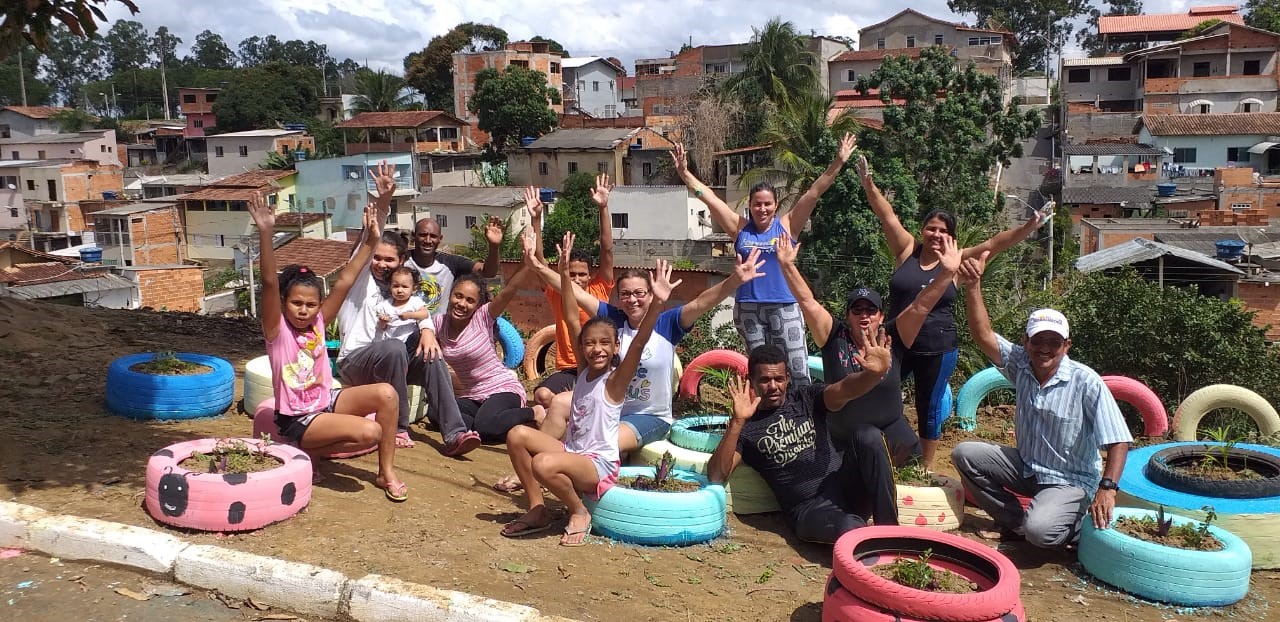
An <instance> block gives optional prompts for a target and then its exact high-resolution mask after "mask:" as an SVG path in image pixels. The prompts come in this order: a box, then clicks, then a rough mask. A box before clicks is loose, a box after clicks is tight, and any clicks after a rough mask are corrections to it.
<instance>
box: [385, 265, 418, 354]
mask: <svg viewBox="0 0 1280 622" xmlns="http://www.w3.org/2000/svg"><path fill="white" fill-rule="evenodd" d="M390 290H391V291H390V295H389V296H388V297H387V299H386V300H383V301H382V302H380V303H378V305H377V306H376V307H374V308H373V314H374V315H375V316H377V318H378V329H377V331H375V333H374V337H373V338H374V339H398V340H400V341H404V342H406V343H407V342H408V341H409V338H410V337H412V336H414V335H416V334H418V320H425V319H427V317H429V316H430V315H431V311H430V310H428V309H427V303H425V302H423V301H422V299H421V298H419V297H417V296H414V295H413V294H414V293H415V292H417V291H418V271H417V270H414V269H413V268H409V267H407V266H400V267H399V268H396V269H395V270H393V271H392V272H391V287H390Z"/></svg>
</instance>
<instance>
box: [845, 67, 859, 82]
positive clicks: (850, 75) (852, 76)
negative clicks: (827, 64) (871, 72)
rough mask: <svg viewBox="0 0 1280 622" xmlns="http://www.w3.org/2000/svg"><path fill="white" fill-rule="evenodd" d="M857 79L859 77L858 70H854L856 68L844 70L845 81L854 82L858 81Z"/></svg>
mask: <svg viewBox="0 0 1280 622" xmlns="http://www.w3.org/2000/svg"><path fill="white" fill-rule="evenodd" d="M857 79H858V72H856V71H854V70H852V69H846V70H845V71H844V81H845V82H854V81H856V80H857Z"/></svg>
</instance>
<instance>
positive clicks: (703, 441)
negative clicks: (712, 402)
mask: <svg viewBox="0 0 1280 622" xmlns="http://www.w3.org/2000/svg"><path fill="white" fill-rule="evenodd" d="M728 424H729V417H727V416H725V415H704V416H701V417H685V418H683V419H676V422H675V423H673V424H671V432H670V434H669V436H668V438H670V440H671V442H672V444H674V445H675V446H676V447H680V448H682V449H688V450H691V451H699V452H702V453H707V454H709V453H711V452H714V451H715V450H716V446H717V445H719V444H720V439H722V438H724V430H725V426H727V425H728Z"/></svg>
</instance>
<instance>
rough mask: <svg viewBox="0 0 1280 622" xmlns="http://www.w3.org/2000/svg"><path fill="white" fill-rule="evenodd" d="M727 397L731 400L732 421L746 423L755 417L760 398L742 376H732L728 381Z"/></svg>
mask: <svg viewBox="0 0 1280 622" xmlns="http://www.w3.org/2000/svg"><path fill="white" fill-rule="evenodd" d="M729 395H730V396H731V397H732V398H733V418H734V419H737V420H739V421H746V420H747V419H750V418H751V417H753V416H755V414H756V409H757V408H759V407H760V398H759V397H757V396H756V392H755V391H753V390H752V389H751V385H750V384H748V383H747V381H745V380H743V379H742V376H739V375H738V374H734V375H733V377H732V378H730V379H729Z"/></svg>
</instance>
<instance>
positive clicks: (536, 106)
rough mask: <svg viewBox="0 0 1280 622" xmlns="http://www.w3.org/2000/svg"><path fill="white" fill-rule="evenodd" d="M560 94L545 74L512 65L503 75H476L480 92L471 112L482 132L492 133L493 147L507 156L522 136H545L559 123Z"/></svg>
mask: <svg viewBox="0 0 1280 622" xmlns="http://www.w3.org/2000/svg"><path fill="white" fill-rule="evenodd" d="M559 102H560V94H559V93H557V92H556V90H555V89H553V88H551V87H549V86H547V76H546V74H544V73H542V72H541V71H534V70H532V69H525V68H524V67H518V66H516V65H508V66H507V68H506V69H505V70H504V71H503V72H502V73H498V72H497V71H496V70H494V69H485V70H482V71H480V73H478V74H476V93H475V95H473V96H472V97H471V104H470V110H471V112H473V113H475V114H476V117H477V118H478V121H479V122H478V125H479V126H480V129H481V130H484V131H485V132H488V134H489V148H490V150H491V151H492V152H493V153H496V154H499V155H501V154H503V153H505V152H506V149H507V148H508V147H510V146H512V145H514V144H516V141H518V140H519V139H520V137H522V136H541V135H543V134H546V133H547V132H549V131H551V130H552V129H553V128H555V126H556V122H557V121H558V120H559V119H558V117H557V116H556V111H555V110H552V109H551V105H550V104H552V103H559Z"/></svg>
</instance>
